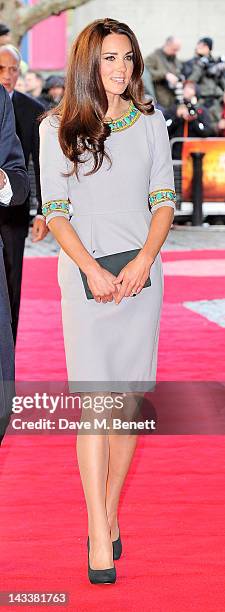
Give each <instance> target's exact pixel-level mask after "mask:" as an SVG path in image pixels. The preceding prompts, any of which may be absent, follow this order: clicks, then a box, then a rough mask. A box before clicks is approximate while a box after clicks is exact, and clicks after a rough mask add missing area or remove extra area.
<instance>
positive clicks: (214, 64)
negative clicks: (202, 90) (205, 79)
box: [199, 56, 225, 78]
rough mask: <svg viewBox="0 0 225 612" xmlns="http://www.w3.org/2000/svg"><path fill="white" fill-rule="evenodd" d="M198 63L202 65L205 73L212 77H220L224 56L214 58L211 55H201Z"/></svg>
mask: <svg viewBox="0 0 225 612" xmlns="http://www.w3.org/2000/svg"><path fill="white" fill-rule="evenodd" d="M199 63H200V65H202V66H204V68H205V72H206V75H207V76H209V77H213V78H220V77H221V76H222V75H223V73H224V71H225V57H224V56H222V57H218V58H217V59H214V58H212V57H205V56H203V57H201V58H200V60H199Z"/></svg>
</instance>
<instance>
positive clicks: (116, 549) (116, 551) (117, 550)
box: [112, 529, 122, 561]
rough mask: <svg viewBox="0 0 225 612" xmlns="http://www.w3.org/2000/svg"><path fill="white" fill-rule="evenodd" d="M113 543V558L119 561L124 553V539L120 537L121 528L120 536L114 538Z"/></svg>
mask: <svg viewBox="0 0 225 612" xmlns="http://www.w3.org/2000/svg"><path fill="white" fill-rule="evenodd" d="M112 545H113V559H114V560H115V561H117V559H119V558H120V557H121V553H122V541H121V537H120V529H119V537H118V538H117V540H113V542H112Z"/></svg>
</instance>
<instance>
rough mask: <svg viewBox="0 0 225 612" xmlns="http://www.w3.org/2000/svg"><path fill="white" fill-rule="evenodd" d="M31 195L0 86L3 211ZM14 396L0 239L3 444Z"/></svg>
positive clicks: (0, 200) (0, 414)
mask: <svg viewBox="0 0 225 612" xmlns="http://www.w3.org/2000/svg"><path fill="white" fill-rule="evenodd" d="M28 193H29V179H28V175H27V172H26V168H25V162H24V156H23V151H22V148H21V144H20V141H19V138H18V137H17V136H16V131H15V118H14V114H13V107H12V104H11V102H10V98H9V96H8V94H7V92H6V91H5V89H4V87H2V86H1V85H0V210H6V209H8V208H9V207H10V208H11V206H13V205H19V204H20V205H21V204H22V203H23V202H24V200H25V198H26V197H27V195H28ZM18 208H20V207H19V206H18ZM13 393H14V343H13V335H12V327H11V313H10V304H9V296H8V289H7V281H6V275H5V268H4V260H3V243H2V240H1V237H0V442H1V440H2V438H3V435H4V432H5V429H6V427H7V424H8V421H9V418H10V417H9V415H10V411H11V405H12V404H11V397H12V395H13Z"/></svg>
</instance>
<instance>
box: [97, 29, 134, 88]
mask: <svg viewBox="0 0 225 612" xmlns="http://www.w3.org/2000/svg"><path fill="white" fill-rule="evenodd" d="M133 67H134V64H133V51H132V46H131V42H130V39H129V38H128V36H126V35H125V34H114V33H113V34H108V36H106V37H105V38H104V40H103V43H102V50H101V70H100V73H101V78H102V82H103V85H104V88H105V91H106V94H108V95H109V94H111V95H121V94H122V93H123V92H124V91H125V89H126V88H127V86H128V84H129V81H130V78H131V75H132V72H133Z"/></svg>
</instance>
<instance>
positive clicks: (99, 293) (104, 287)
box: [87, 264, 118, 304]
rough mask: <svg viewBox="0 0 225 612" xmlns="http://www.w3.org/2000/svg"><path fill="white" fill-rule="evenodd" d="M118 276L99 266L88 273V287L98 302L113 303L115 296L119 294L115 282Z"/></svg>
mask: <svg viewBox="0 0 225 612" xmlns="http://www.w3.org/2000/svg"><path fill="white" fill-rule="evenodd" d="M115 280H116V276H114V274H111V272H108V270H105V268H102V267H101V266H100V265H99V264H98V265H96V266H95V267H93V268H92V269H91V270H90V271H89V272H88V273H87V282H88V286H89V288H90V290H91V292H92V294H93V296H94V299H95V301H96V302H103V303H104V304H105V303H106V302H112V301H113V298H114V295H117V293H118V287H117V286H116V285H115V284H114V282H113V281H115Z"/></svg>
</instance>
